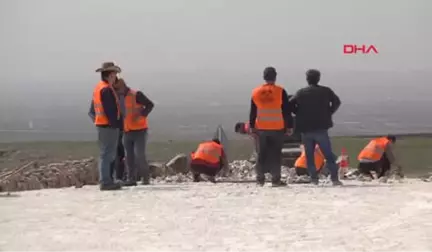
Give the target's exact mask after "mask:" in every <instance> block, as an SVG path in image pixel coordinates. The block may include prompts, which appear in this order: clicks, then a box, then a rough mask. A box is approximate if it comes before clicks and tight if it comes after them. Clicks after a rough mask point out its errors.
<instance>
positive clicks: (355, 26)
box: [0, 0, 432, 82]
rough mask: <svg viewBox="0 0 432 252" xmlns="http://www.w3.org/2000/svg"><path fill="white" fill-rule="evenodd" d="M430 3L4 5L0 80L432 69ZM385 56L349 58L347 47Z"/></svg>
mask: <svg viewBox="0 0 432 252" xmlns="http://www.w3.org/2000/svg"><path fill="white" fill-rule="evenodd" d="M431 10H432V1H430V0H411V1H410V0H379V1H377V0H362V1H354V0H325V1H324V0H296V1H294V0H267V1H264V0H151V1H150V0H123V1H118V0H73V1H72V0H67V1H66V0H37V1H36V0H0V19H1V26H0V36H1V38H2V39H1V40H0V45H1V46H0V56H1V58H2V60H1V61H0V67H1V68H2V76H1V77H0V80H1V79H3V80H7V81H17V82H19V81H20V82H22V81H29V80H33V81H34V80H38V81H48V80H52V81H57V80H60V79H62V78H70V79H73V80H80V79H89V78H94V77H95V76H94V75H95V74H94V69H95V68H97V67H98V66H99V65H100V63H101V62H102V61H106V60H115V61H116V62H118V63H119V64H120V65H121V66H122V67H123V69H124V71H125V74H127V73H132V72H133V73H137V72H142V73H149V72H160V71H177V72H178V71H180V72H181V71H185V72H193V71H197V70H199V69H214V70H218V69H222V70H227V71H242V72H250V71H258V72H261V71H262V69H263V67H265V66H267V65H274V66H277V67H278V69H281V68H283V69H286V71H289V70H291V69H295V70H303V69H306V68H309V67H318V68H321V69H324V70H344V69H364V70H396V71H401V70H415V69H429V70H430V69H432V63H431V61H430V58H431V56H432V52H431V49H430V48H431V45H432V35H431V34H432V29H431V28H430V27H428V26H430V24H432V15H431V14H430V11H431ZM347 43H353V44H362V43H365V44H373V45H375V46H376V47H377V48H378V50H379V55H366V56H365V55H363V56H347V55H343V54H342V47H343V44H347Z"/></svg>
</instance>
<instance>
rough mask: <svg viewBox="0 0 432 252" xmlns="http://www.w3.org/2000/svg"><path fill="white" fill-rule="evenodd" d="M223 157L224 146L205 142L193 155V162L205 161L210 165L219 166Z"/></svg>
mask: <svg viewBox="0 0 432 252" xmlns="http://www.w3.org/2000/svg"><path fill="white" fill-rule="evenodd" d="M221 156H222V145H220V144H218V143H215V142H213V141H209V142H203V143H200V144H199V145H198V148H197V150H196V151H195V152H194V153H193V154H192V160H196V159H199V160H203V161H206V162H208V163H212V164H217V163H219V162H220V158H221Z"/></svg>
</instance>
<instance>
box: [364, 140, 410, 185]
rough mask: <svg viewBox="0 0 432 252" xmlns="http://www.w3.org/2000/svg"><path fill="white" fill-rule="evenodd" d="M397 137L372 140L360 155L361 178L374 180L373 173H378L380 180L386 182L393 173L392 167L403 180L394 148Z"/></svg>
mask: <svg viewBox="0 0 432 252" xmlns="http://www.w3.org/2000/svg"><path fill="white" fill-rule="evenodd" d="M395 143H396V137H395V136H393V135H388V136H387V137H379V138H375V139H373V140H371V141H370V142H369V144H368V145H366V147H364V149H363V150H362V151H361V152H360V154H359V155H358V157H357V158H358V161H359V165H358V171H359V173H360V174H361V176H366V177H369V178H371V179H374V176H373V175H372V173H371V172H372V171H374V172H376V174H377V175H378V178H382V179H384V180H386V179H387V178H388V177H389V176H390V173H391V166H392V165H393V166H395V167H396V169H395V173H396V175H398V176H399V177H400V178H403V177H404V175H403V173H402V167H401V166H400V165H399V164H398V163H397V162H396V158H395V155H394V151H393V147H394V144H395Z"/></svg>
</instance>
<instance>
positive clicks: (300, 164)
mask: <svg viewBox="0 0 432 252" xmlns="http://www.w3.org/2000/svg"><path fill="white" fill-rule="evenodd" d="M300 147H301V149H302V152H301V154H300V157H298V158H297V160H296V161H295V163H294V167H295V171H296V174H297V176H305V175H307V176H310V175H309V172H308V169H307V161H306V153H305V150H304V146H303V145H301V146H300ZM324 161H325V158H324V154H323V153H322V152H321V150H320V148H319V146H318V145H316V146H315V167H316V171H317V173H320V172H321V170H322V168H323V167H324Z"/></svg>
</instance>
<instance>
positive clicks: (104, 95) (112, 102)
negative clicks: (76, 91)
mask: <svg viewBox="0 0 432 252" xmlns="http://www.w3.org/2000/svg"><path fill="white" fill-rule="evenodd" d="M100 92H101V101H102V107H103V109H104V112H105V115H106V116H107V118H108V124H107V125H97V127H109V128H115V129H120V128H122V126H123V120H122V119H121V118H120V119H119V118H117V114H118V108H117V103H116V99H115V96H114V92H113V90H112V89H111V88H107V87H106V88H103V89H102V90H101V91H100ZM88 115H89V116H90V118H91V119H92V120H93V122H94V120H95V110H94V103H93V100H92V101H91V102H90V109H89V112H88Z"/></svg>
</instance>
